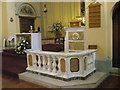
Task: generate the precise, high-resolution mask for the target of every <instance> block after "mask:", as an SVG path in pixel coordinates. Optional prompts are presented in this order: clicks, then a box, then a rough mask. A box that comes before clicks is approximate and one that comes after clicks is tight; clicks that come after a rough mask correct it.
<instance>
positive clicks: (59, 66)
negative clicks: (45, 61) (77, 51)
mask: <svg viewBox="0 0 120 90" xmlns="http://www.w3.org/2000/svg"><path fill="white" fill-rule="evenodd" d="M60 60H61V58H58V73H61V64H60Z"/></svg>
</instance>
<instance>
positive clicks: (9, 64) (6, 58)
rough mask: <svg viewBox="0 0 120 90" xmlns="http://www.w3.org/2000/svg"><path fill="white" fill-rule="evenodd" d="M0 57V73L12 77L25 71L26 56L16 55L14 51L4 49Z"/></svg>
mask: <svg viewBox="0 0 120 90" xmlns="http://www.w3.org/2000/svg"><path fill="white" fill-rule="evenodd" d="M0 57H2V71H3V72H4V73H7V74H9V75H12V76H14V77H18V74H19V73H22V72H25V71H26V66H27V55H18V54H16V53H15V51H14V49H5V50H3V53H1V54H0Z"/></svg>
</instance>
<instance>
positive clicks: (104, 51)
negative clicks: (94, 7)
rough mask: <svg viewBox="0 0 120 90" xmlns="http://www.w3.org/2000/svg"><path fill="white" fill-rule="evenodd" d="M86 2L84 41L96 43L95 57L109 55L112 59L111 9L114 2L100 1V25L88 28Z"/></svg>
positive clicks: (91, 43) (90, 43) (89, 43)
mask: <svg viewBox="0 0 120 90" xmlns="http://www.w3.org/2000/svg"><path fill="white" fill-rule="evenodd" d="M90 3H91V2H87V3H86V6H85V7H86V8H85V9H86V43H87V46H86V48H87V47H88V45H97V46H98V51H97V57H99V58H104V57H110V58H111V59H112V11H113V8H114V5H115V3H116V2H100V3H101V27H99V28H89V12H88V10H89V9H88V5H89V4H90Z"/></svg>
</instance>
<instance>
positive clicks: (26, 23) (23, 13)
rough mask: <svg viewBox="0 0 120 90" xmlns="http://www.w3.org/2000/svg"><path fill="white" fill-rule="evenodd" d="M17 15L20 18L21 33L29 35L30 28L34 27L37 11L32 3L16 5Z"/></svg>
mask: <svg viewBox="0 0 120 90" xmlns="http://www.w3.org/2000/svg"><path fill="white" fill-rule="evenodd" d="M16 6H17V10H16V15H18V17H19V21H20V22H19V23H20V32H21V33H23V32H24V33H28V32H29V30H30V26H33V30H34V24H35V19H36V11H35V9H34V8H33V6H32V5H31V4H30V3H16Z"/></svg>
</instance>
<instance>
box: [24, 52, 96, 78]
mask: <svg viewBox="0 0 120 90" xmlns="http://www.w3.org/2000/svg"><path fill="white" fill-rule="evenodd" d="M95 54H96V50H85V51H81V52H76V53H72V52H71V53H64V52H46V51H29V52H27V68H26V70H28V71H32V72H37V73H42V74H46V75H50V76H55V77H59V78H64V79H70V78H73V77H86V76H88V75H89V74H90V73H92V72H93V71H94V70H96V68H95V56H96V55H95Z"/></svg>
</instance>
